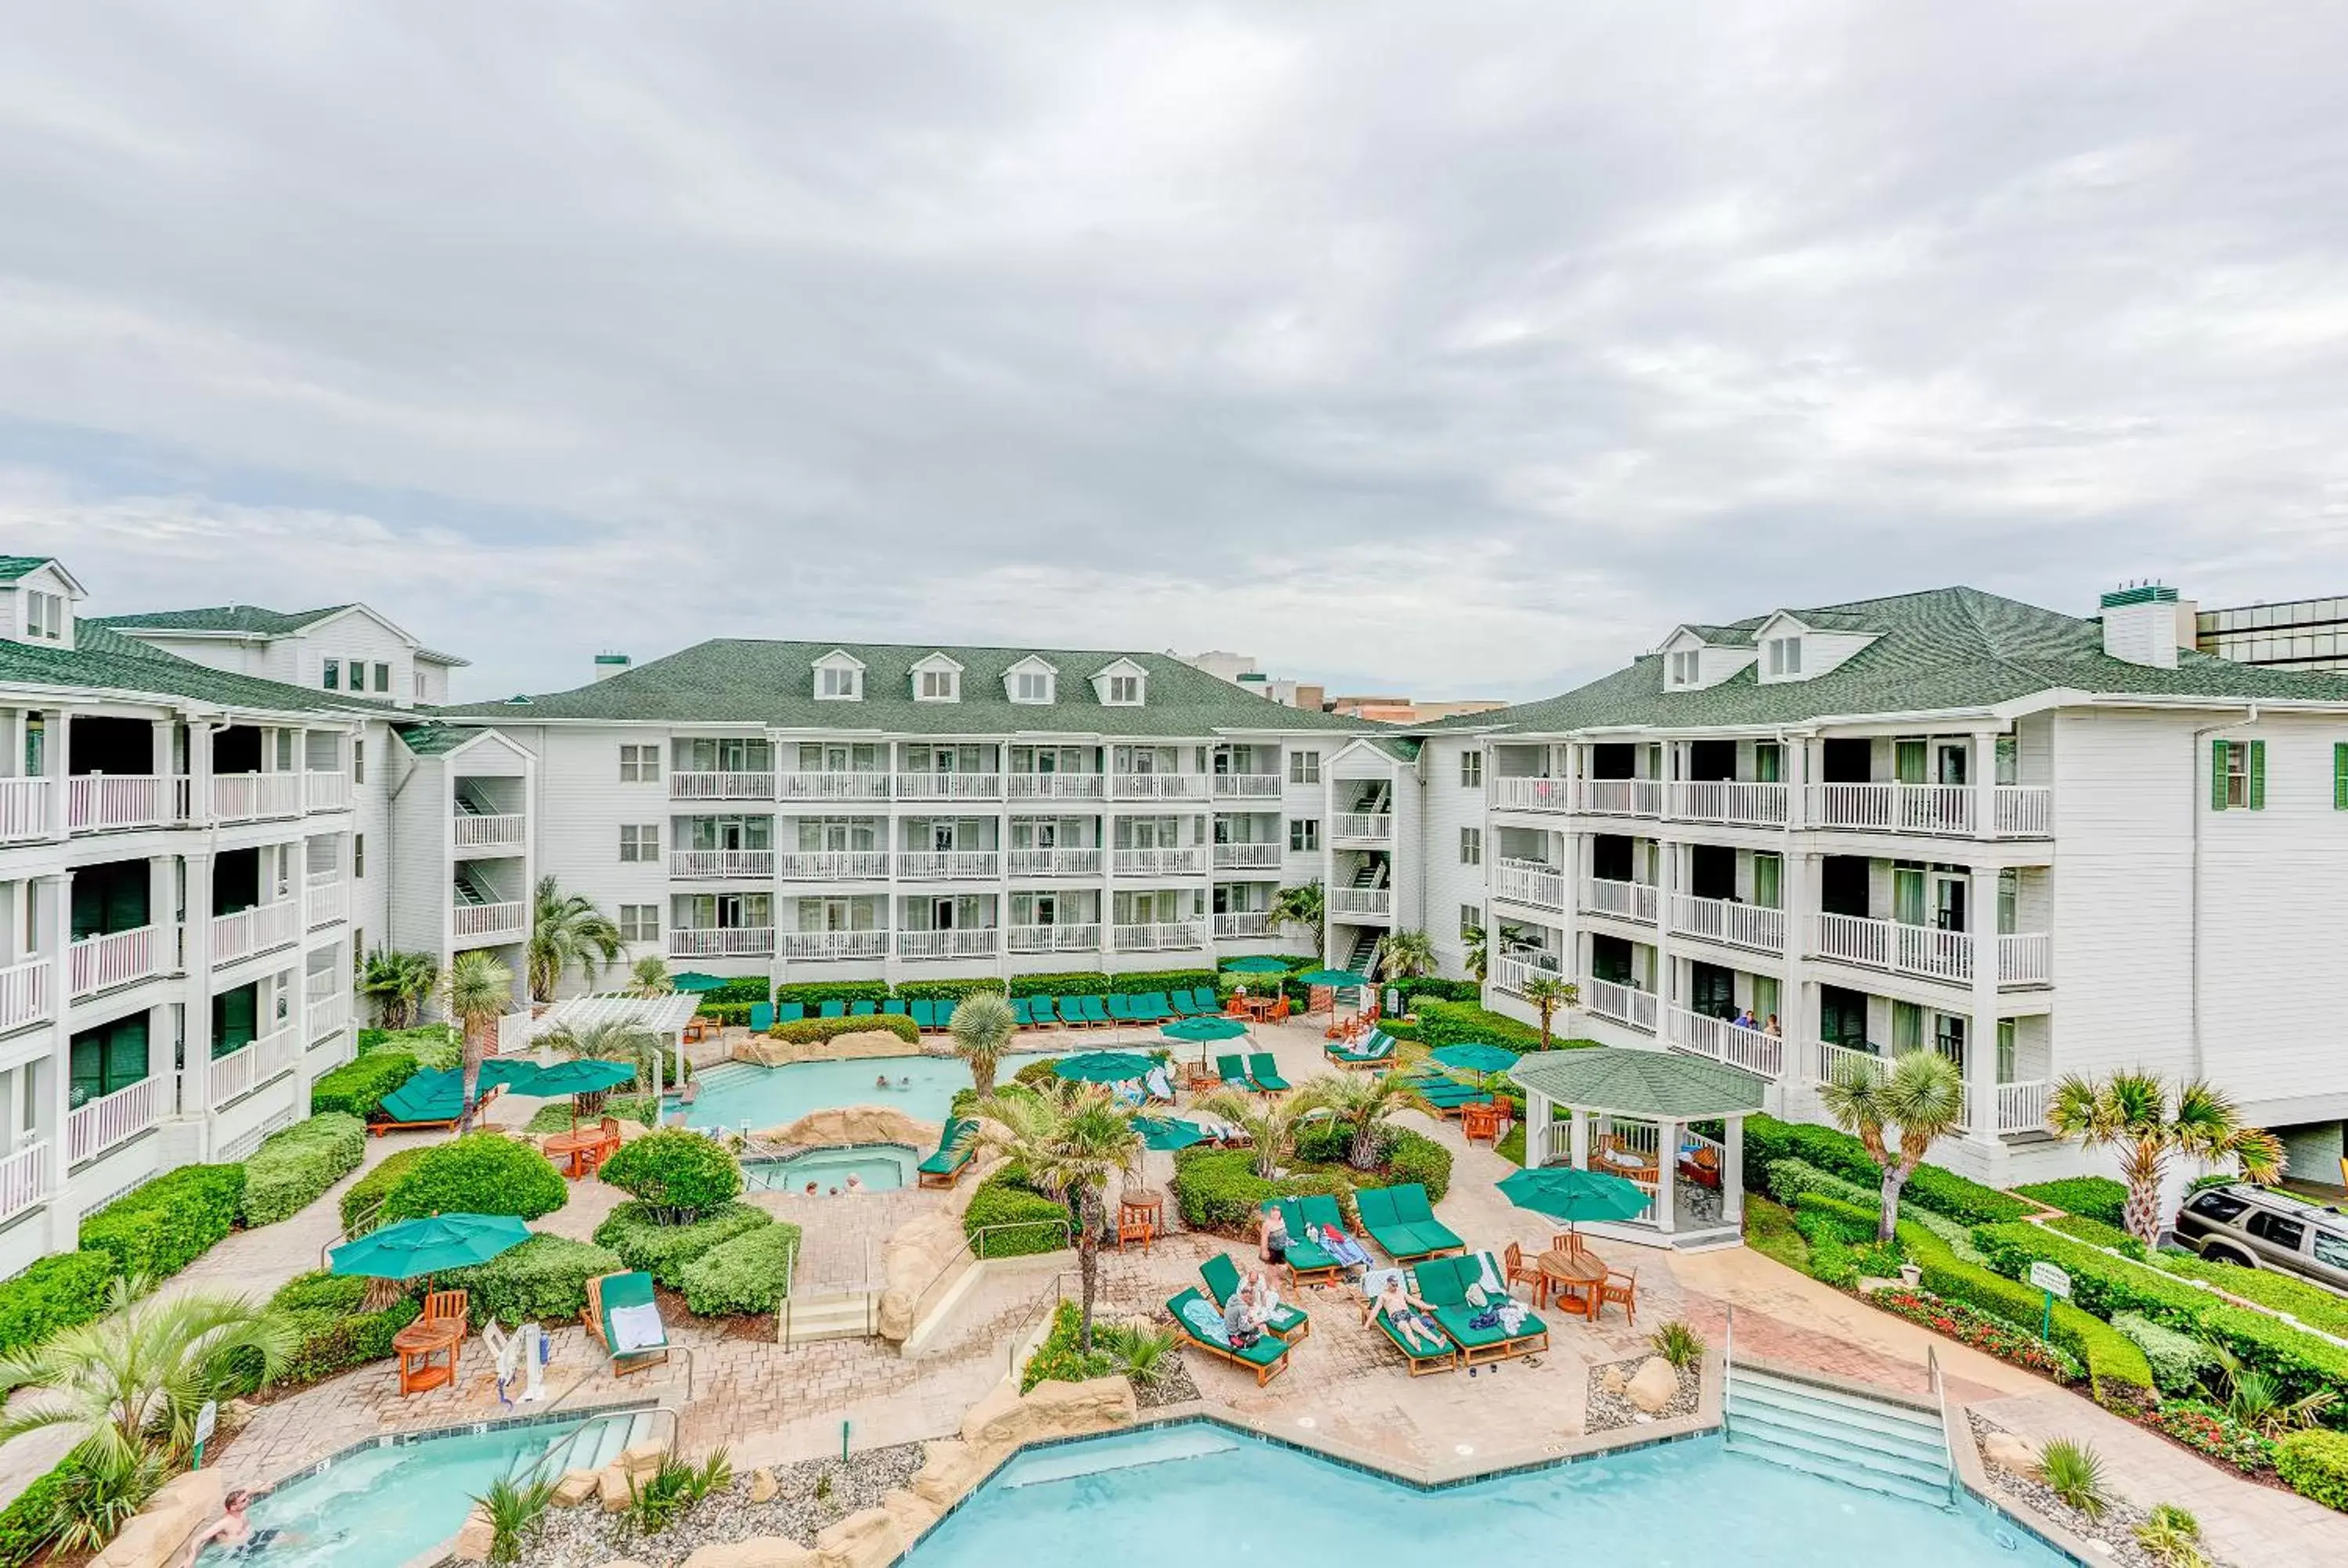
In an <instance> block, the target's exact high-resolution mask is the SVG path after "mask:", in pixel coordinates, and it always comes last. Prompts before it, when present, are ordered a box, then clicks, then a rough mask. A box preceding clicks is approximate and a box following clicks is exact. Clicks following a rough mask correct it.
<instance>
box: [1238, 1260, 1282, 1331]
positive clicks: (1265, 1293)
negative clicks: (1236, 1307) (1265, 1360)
mask: <svg viewBox="0 0 2348 1568" xmlns="http://www.w3.org/2000/svg"><path fill="white" fill-rule="evenodd" d="M1241 1288H1242V1289H1244V1290H1245V1291H1246V1292H1247V1294H1248V1300H1249V1303H1250V1305H1251V1307H1252V1309H1253V1311H1254V1313H1255V1326H1257V1327H1258V1328H1261V1329H1263V1330H1265V1331H1267V1332H1269V1331H1270V1329H1271V1327H1272V1319H1273V1318H1275V1317H1277V1316H1279V1315H1280V1292H1279V1290H1278V1289H1277V1288H1275V1287H1274V1286H1273V1284H1272V1276H1271V1275H1270V1274H1265V1273H1264V1272H1263V1270H1262V1269H1258V1270H1256V1271H1255V1273H1253V1274H1250V1275H1249V1276H1248V1280H1247V1284H1245V1285H1244V1286H1242V1287H1241Z"/></svg>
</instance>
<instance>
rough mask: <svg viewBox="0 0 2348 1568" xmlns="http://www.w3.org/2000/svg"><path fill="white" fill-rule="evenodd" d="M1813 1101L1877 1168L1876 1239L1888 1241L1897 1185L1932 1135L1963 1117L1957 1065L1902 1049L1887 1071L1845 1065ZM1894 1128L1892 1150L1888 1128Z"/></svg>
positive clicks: (1897, 1216) (1935, 1053) (1954, 1126)
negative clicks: (1879, 1182) (1879, 1179)
mask: <svg viewBox="0 0 2348 1568" xmlns="http://www.w3.org/2000/svg"><path fill="white" fill-rule="evenodd" d="M1818 1100H1819V1103H1821V1104H1822V1105H1824V1106H1825V1107H1826V1109H1827V1114H1828V1116H1831V1117H1833V1118H1834V1120H1835V1125H1836V1126H1837V1127H1839V1128H1841V1129H1842V1130H1844V1131H1845V1132H1854V1133H1857V1134H1858V1135H1859V1141H1860V1142H1861V1143H1863V1144H1865V1145H1866V1146H1867V1157H1868V1158H1869V1160H1872V1161H1875V1163H1876V1166H1877V1168H1878V1169H1879V1170H1880V1171H1882V1172H1883V1208H1882V1212H1881V1213H1880V1214H1879V1216H1878V1217H1877V1220H1876V1224H1875V1237H1876V1240H1878V1241H1881V1242H1888V1241H1890V1239H1891V1233H1892V1230H1893V1228H1894V1226H1896V1225H1897V1224H1898V1223H1899V1220H1900V1187H1901V1186H1902V1185H1903V1184H1905V1183H1906V1181H1907V1180H1908V1178H1909V1177H1910V1175H1912V1174H1914V1173H1915V1170H1916V1167H1917V1166H1919V1165H1921V1164H1922V1163H1923V1162H1924V1155H1925V1153H1926V1151H1927V1150H1930V1149H1931V1147H1932V1143H1933V1140H1936V1139H1940V1138H1943V1137H1945V1136H1947V1135H1948V1134H1949V1133H1952V1132H1953V1131H1955V1130H1956V1129H1957V1124H1958V1123H1959V1122H1962V1120H1964V1119H1965V1079H1964V1074H1962V1072H1960V1071H1958V1069H1957V1064H1956V1063H1954V1062H1952V1061H1951V1060H1949V1058H1948V1057H1944V1056H1942V1055H1941V1053H1940V1052H1938V1051H1922V1050H1917V1051H1902V1052H1901V1053H1900V1055H1898V1056H1896V1057H1892V1058H1891V1065H1890V1070H1888V1071H1887V1070H1885V1069H1884V1068H1880V1067H1877V1066H1875V1065H1873V1064H1868V1065H1859V1064H1850V1065H1847V1066H1845V1067H1843V1068H1840V1069H1838V1071H1837V1072H1836V1074H1835V1076H1834V1078H1832V1079H1830V1080H1829V1081H1828V1082H1826V1083H1823V1084H1820V1085H1819V1086H1818ZM1894 1127H1896V1128H1898V1129H1899V1130H1900V1148H1899V1151H1898V1152H1897V1153H1894V1152H1893V1151H1892V1150H1891V1148H1890V1144H1889V1143H1888V1142H1887V1135H1888V1130H1890V1129H1891V1128H1894Z"/></svg>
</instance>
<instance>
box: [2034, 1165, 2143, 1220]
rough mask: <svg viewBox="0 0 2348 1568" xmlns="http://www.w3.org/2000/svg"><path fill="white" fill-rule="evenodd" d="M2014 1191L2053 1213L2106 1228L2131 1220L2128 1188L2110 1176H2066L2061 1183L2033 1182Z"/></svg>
mask: <svg viewBox="0 0 2348 1568" xmlns="http://www.w3.org/2000/svg"><path fill="white" fill-rule="evenodd" d="M2014 1191H2016V1192H2019V1193H2020V1194H2022V1196H2024V1197H2025V1198H2035V1199H2037V1200H2038V1201H2039V1202H2042V1203H2044V1204H2045V1205H2046V1206H2047V1207H2048V1208H2050V1209H2060V1210H2062V1211H2063V1212H2065V1213H2066V1214H2078V1215H2082V1216H2084V1217H2085V1218H2086V1219H2090V1220H2101V1221H2102V1222H2104V1223H2105V1224H2106V1225H2115V1226H2116V1225H2120V1224H2122V1223H2124V1222H2126V1220H2127V1195H2128V1190H2127V1183H2126V1182H2124V1181H2113V1180H2112V1179H2111V1178H2110V1177H2108V1176H2065V1177H2064V1178H2063V1179H2062V1180H2061V1181H2033V1182H2031V1183H2030V1184H2029V1185H2027V1186H2024V1187H2016V1188H2015V1189H2014Z"/></svg>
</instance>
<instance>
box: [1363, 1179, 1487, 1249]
mask: <svg viewBox="0 0 2348 1568" xmlns="http://www.w3.org/2000/svg"><path fill="white" fill-rule="evenodd" d="M1354 1208H1355V1209H1356V1210H1358V1211H1359V1212H1360V1213H1361V1216H1362V1229H1363V1230H1365V1231H1367V1232H1368V1233H1369V1234H1370V1240H1372V1241H1374V1242H1375V1243H1377V1244H1378V1245H1379V1246H1380V1247H1381V1248H1383V1249H1384V1250H1385V1253H1386V1254H1387V1255H1388V1256H1390V1257H1392V1258H1393V1259H1394V1261H1395V1262H1396V1263H1398V1264H1406V1263H1410V1262H1413V1261H1414V1260H1416V1259H1419V1258H1431V1257H1437V1256H1439V1255H1441V1254H1443V1253H1457V1252H1463V1251H1465V1250H1466V1248H1467V1245H1468V1243H1465V1242H1463V1241H1461V1240H1460V1239H1459V1237H1458V1236H1457V1234H1456V1233H1454V1232H1453V1231H1452V1230H1451V1228H1450V1227H1449V1226H1447V1225H1446V1224H1445V1223H1444V1222H1442V1221H1440V1220H1438V1219H1437V1218H1436V1217H1435V1211H1434V1210H1433V1209H1431V1208H1429V1207H1428V1206H1427V1202H1426V1188H1424V1187H1422V1186H1420V1185H1419V1184H1418V1183H1416V1181H1413V1182H1406V1183H1405V1184H1404V1185H1402V1186H1399V1187H1365V1188H1363V1189H1361V1190H1360V1191H1357V1192H1355V1193H1354Z"/></svg>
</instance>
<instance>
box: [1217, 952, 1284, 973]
mask: <svg viewBox="0 0 2348 1568" xmlns="http://www.w3.org/2000/svg"><path fill="white" fill-rule="evenodd" d="M1223 967H1224V968H1226V969H1228V970H1230V971H1231V973H1232V974H1234V975H1285V974H1287V973H1288V961H1287V960H1286V959H1284V958H1267V957H1265V956H1263V955H1262V954H1256V955H1255V956H1254V957H1251V958H1231V959H1226V960H1225V961H1224V963H1223Z"/></svg>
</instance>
